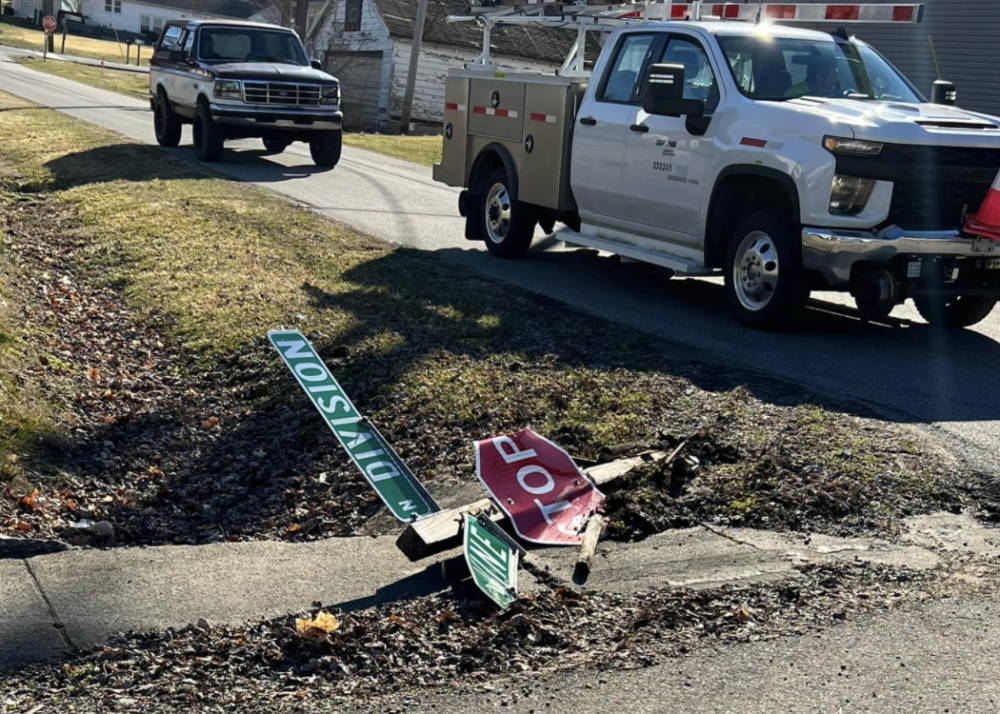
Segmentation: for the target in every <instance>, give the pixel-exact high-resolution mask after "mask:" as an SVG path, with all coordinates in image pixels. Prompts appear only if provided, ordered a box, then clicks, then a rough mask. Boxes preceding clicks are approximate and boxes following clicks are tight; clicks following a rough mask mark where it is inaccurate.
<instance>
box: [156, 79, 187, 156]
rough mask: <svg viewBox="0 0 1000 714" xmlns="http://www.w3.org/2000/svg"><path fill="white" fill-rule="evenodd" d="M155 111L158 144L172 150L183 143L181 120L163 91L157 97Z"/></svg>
mask: <svg viewBox="0 0 1000 714" xmlns="http://www.w3.org/2000/svg"><path fill="white" fill-rule="evenodd" d="M153 106H154V109H153V133H155V134H156V143H157V144H159V145H160V146H164V147H166V148H168V149H172V148H174V147H175V146H177V145H178V144H179V143H181V120H180V117H178V116H177V114H176V113H175V112H174V110H173V108H172V107H171V106H170V100H169V99H167V95H166V94H164V93H163V92H162V91H161V92H160V93H158V94H157V95H156V102H155V103H154V105H153Z"/></svg>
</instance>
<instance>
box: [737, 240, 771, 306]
mask: <svg viewBox="0 0 1000 714" xmlns="http://www.w3.org/2000/svg"><path fill="white" fill-rule="evenodd" d="M778 269H779V265H778V251H777V249H776V248H775V247H774V241H773V240H771V237H770V236H768V235H767V234H766V233H764V232H762V231H754V232H753V233H751V234H750V235H748V236H747V237H746V238H744V239H743V242H741V243H740V247H739V248H738V249H737V251H736V261H735V263H734V264H733V284H734V285H735V286H736V296H737V297H738V298H739V300H740V304H741V305H743V307H745V308H746V309H747V310H752V311H754V312H756V311H757V310H763V309H764V308H765V307H767V304H768V303H769V302H771V299H772V298H773V297H774V291H775V290H776V289H777V287H778Z"/></svg>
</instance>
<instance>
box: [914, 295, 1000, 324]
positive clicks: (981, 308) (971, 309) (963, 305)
mask: <svg viewBox="0 0 1000 714" xmlns="http://www.w3.org/2000/svg"><path fill="white" fill-rule="evenodd" d="M913 302H914V303H915V304H916V306H917V312H919V313H920V316H921V317H922V318H924V319H925V320H927V322H929V323H930V324H931V325H940V326H942V327H951V328H962V327H972V326H973V325H977V324H979V323H980V322H982V321H983V320H985V319H986V318H987V317H989V314H990V313H991V312H993V308H994V307H996V304H997V298H995V297H986V296H984V295H955V296H952V297H919V298H914V300H913Z"/></svg>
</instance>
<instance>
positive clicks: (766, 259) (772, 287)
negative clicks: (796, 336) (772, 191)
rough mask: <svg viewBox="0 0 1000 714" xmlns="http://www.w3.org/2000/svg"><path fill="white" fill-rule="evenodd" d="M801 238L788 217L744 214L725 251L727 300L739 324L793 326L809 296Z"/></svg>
mask: <svg viewBox="0 0 1000 714" xmlns="http://www.w3.org/2000/svg"><path fill="white" fill-rule="evenodd" d="M801 245H802V243H801V237H800V236H799V235H798V232H797V227H796V226H795V224H794V223H793V222H792V220H791V218H790V217H789V216H786V215H783V214H781V213H778V212H775V211H757V212H755V213H752V214H750V215H748V216H746V217H745V218H744V219H743V220H742V221H740V223H739V225H737V226H736V230H735V231H733V235H732V237H731V238H730V240H729V244H728V247H727V249H726V264H725V266H724V270H725V280H726V299H727V300H728V302H729V307H730V310H731V311H732V312H733V315H734V316H735V317H736V318H737V319H738V320H739V321H740V322H742V323H743V324H745V325H750V326H752V327H758V328H762V329H771V330H781V329H788V328H790V327H794V326H795V325H797V324H798V321H799V319H800V318H801V316H802V313H803V311H804V309H805V305H806V301H807V300H808V299H809V285H808V283H807V281H806V273H805V268H804V267H803V266H802V248H801Z"/></svg>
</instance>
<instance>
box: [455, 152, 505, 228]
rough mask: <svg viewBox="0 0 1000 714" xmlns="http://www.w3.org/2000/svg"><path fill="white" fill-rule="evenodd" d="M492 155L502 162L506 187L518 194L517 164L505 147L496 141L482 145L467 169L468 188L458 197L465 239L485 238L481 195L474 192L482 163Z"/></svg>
mask: <svg viewBox="0 0 1000 714" xmlns="http://www.w3.org/2000/svg"><path fill="white" fill-rule="evenodd" d="M494 156H495V157H497V158H499V159H500V163H502V164H503V167H504V170H505V171H506V172H507V180H508V182H509V183H510V185H509V186H507V189H508V190H509V191H511V192H512V193H513V194H514V195H515V196H517V195H519V194H518V180H517V165H516V164H515V163H514V157H512V156H511V155H510V152H509V151H508V150H507V147H505V146H504V145H503V144H499V143H497V142H492V143H489V144H487V145H486V146H484V147H483V149H482V151H480V152H479V155H478V156H476V160H475V161H474V162H472V170H471V171H469V181H468V184H469V190H468V191H463V192H462V195H461V196H460V197H459V212H460V213H461V214H462V215H463V216H465V237H466V239H467V240H486V236H485V235H484V234H483V230H482V226H480V210H481V208H482V206H481V203H480V202H481V201H482V200H483V197H482V196H480V195H478V194H477V193H476V189H477V188H478V186H477V184H478V183H479V172H480V170H481V169H482V167H483V164H484V163H485V162H486V161H487V160H489V159H490V158H491V157H494Z"/></svg>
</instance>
